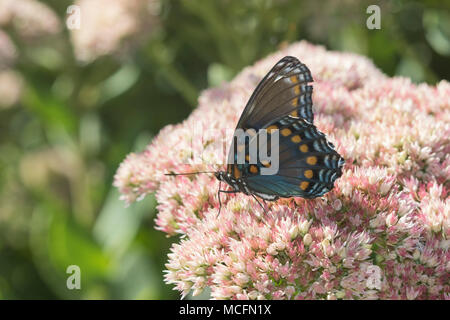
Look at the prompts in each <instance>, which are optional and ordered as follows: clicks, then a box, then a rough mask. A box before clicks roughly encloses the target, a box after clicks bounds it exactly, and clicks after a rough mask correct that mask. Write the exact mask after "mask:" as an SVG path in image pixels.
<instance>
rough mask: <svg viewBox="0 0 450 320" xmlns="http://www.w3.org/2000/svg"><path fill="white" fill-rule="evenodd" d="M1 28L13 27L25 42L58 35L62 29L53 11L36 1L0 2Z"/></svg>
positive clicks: (2, 0) (13, 0)
mask: <svg viewBox="0 0 450 320" xmlns="http://www.w3.org/2000/svg"><path fill="white" fill-rule="evenodd" d="M1 26H3V27H4V26H12V27H13V28H14V30H15V32H17V34H18V35H19V36H20V37H22V38H23V39H25V40H34V39H36V38H39V37H41V36H48V35H53V34H57V33H59V32H60V31H61V27H62V26H61V21H60V20H59V18H58V16H57V15H56V14H55V13H54V12H53V10H52V9H50V8H49V7H48V6H47V5H45V4H44V3H42V2H39V1H36V0H0V27H1Z"/></svg>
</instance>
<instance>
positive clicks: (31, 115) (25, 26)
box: [0, 0, 450, 299]
mask: <svg viewBox="0 0 450 320" xmlns="http://www.w3.org/2000/svg"><path fill="white" fill-rule="evenodd" d="M372 4H376V5H378V6H379V7H380V9H381V29H380V30H368V29H367V27H366V20H367V18H368V17H369V16H370V14H368V13H366V9H367V7H368V6H369V5H372ZM71 5H77V6H78V7H70V9H69V10H68V8H69V6H71ZM77 8H78V9H80V10H81V11H79V12H78V11H77ZM77 12H78V13H81V15H80V16H78V17H80V18H81V20H80V25H79V27H80V28H76V27H77V25H76V21H77V20H76V19H77ZM69 27H70V28H69ZM74 27H75V29H74ZM301 39H306V40H308V41H310V42H312V43H314V44H323V45H325V46H326V47H327V48H328V49H333V50H341V51H351V52H356V53H359V54H362V55H366V56H368V57H369V58H370V59H372V60H373V61H374V63H375V64H376V65H377V66H378V67H379V68H380V69H381V70H382V71H383V72H384V73H386V74H388V75H390V76H393V75H401V76H407V77H410V78H411V79H412V80H413V81H415V82H427V83H430V84H434V83H436V82H438V81H439V80H440V79H448V78H449V74H450V60H449V58H450V3H449V2H447V1H437V0H436V1H432V0H429V1H401V0H392V1H375V0H373V1H356V0H345V1H335V0H327V1H300V0H249V1H238V0H235V1H232V0H217V1H211V0H160V1H158V0H75V1H69V0H48V1H38V0H0V298H2V299H36V298H37V299H178V298H179V295H178V293H177V292H175V291H172V288H171V287H170V286H167V285H165V284H164V282H163V270H164V263H165V261H166V259H167V253H168V251H169V247H170V245H171V243H172V242H173V241H175V240H176V239H171V238H166V237H165V235H164V233H162V232H159V231H157V230H155V229H154V222H153V219H154V217H155V201H154V199H153V198H152V197H146V198H145V199H143V200H142V201H140V202H138V203H135V204H133V205H131V206H129V207H128V208H126V207H125V205H124V203H123V202H122V201H120V200H119V195H118V192H117V190H115V188H114V187H113V186H112V181H113V176H114V173H115V171H116V169H117V167H118V165H119V164H120V162H121V161H122V160H123V159H124V157H125V156H126V155H127V154H128V153H129V152H132V151H141V150H143V148H144V147H145V146H146V145H147V144H148V143H149V142H150V141H151V139H152V137H153V136H154V135H155V134H157V133H158V131H159V130H160V129H161V128H162V127H163V126H165V125H167V124H169V123H177V122H180V121H182V120H183V119H185V118H186V117H187V116H188V115H189V113H190V112H191V111H192V109H193V108H195V106H196V101H197V97H198V95H199V92H201V90H203V89H206V88H208V87H211V86H217V85H220V84H221V83H222V82H224V81H228V80H230V79H232V78H233V76H234V75H236V73H238V72H239V71H240V70H241V69H242V68H243V67H245V66H247V65H250V64H252V63H254V62H255V61H257V60H258V59H261V58H263V57H264V56H266V55H267V54H269V53H271V52H274V51H276V50H278V49H279V48H282V47H283V46H285V45H286V44H288V43H291V42H294V41H297V40H301ZM154 161H158V159H154ZM69 265H78V266H79V267H80V268H81V290H68V289H67V287H66V279H67V277H68V276H69V275H68V274H67V273H66V268H67V267H68V266H69Z"/></svg>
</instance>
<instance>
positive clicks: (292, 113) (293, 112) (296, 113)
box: [291, 110, 298, 118]
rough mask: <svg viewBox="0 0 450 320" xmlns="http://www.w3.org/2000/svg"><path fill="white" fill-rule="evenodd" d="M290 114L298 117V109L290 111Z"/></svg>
mask: <svg viewBox="0 0 450 320" xmlns="http://www.w3.org/2000/svg"><path fill="white" fill-rule="evenodd" d="M291 116H293V117H296V118H298V111H297V110H294V111H292V112H291Z"/></svg>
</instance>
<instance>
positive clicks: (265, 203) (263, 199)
mask: <svg viewBox="0 0 450 320" xmlns="http://www.w3.org/2000/svg"><path fill="white" fill-rule="evenodd" d="M251 196H252V197H253V199H255V200H256V202H258V204H259V205H260V206H261V208H262V209H263V211H264V213H265V214H267V211H266V209H265V208H264V206H263V205H262V204H261V202H259V200H258V198H256V197H255V195H254V194H251ZM263 201H264V204H266V201H265V200H264V199H263ZM266 205H267V204H266Z"/></svg>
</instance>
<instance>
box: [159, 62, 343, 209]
mask: <svg viewBox="0 0 450 320" xmlns="http://www.w3.org/2000/svg"><path fill="white" fill-rule="evenodd" d="M310 82H313V78H312V76H311V72H310V71H309V69H308V67H307V66H306V65H305V64H303V63H301V62H300V61H299V60H298V59H297V58H295V57H291V56H286V57H284V58H282V59H281V60H280V61H278V62H277V63H276V64H275V66H273V68H272V69H271V70H270V71H269V73H268V74H267V75H266V76H265V77H264V78H263V79H262V80H261V82H260V83H259V84H258V86H257V87H256V89H255V91H254V92H253V94H252V95H251V97H250V99H249V101H248V102H247V105H246V106H245V108H244V111H243V112H242V115H241V117H240V119H239V122H238V124H237V126H236V129H235V132H234V135H233V142H232V144H231V148H230V151H229V155H228V164H227V170H226V171H216V172H192V173H169V174H166V175H172V176H174V175H185V174H197V173H214V175H215V177H216V178H217V179H218V180H219V181H220V182H225V183H227V184H228V185H229V186H230V187H231V190H221V189H220V186H219V191H218V198H219V203H220V207H221V201H220V193H239V192H242V193H244V194H246V195H250V196H252V197H253V198H255V200H256V201H258V199H257V198H256V197H259V198H261V199H263V200H264V201H265V200H269V201H275V200H277V199H279V198H290V197H302V198H307V199H312V198H317V197H320V196H322V195H324V194H325V193H327V192H328V191H330V190H331V189H333V187H334V182H335V181H336V179H338V178H339V177H340V176H341V175H342V167H343V165H344V163H345V161H344V159H343V158H342V157H341V156H340V155H339V153H337V152H336V150H335V149H334V145H333V144H332V143H331V142H329V141H328V140H327V138H326V136H325V134H323V133H322V132H320V131H319V130H318V129H317V128H316V126H314V124H313V121H314V114H313V110H312V105H313V103H312V90H313V87H312V86H311V85H309V84H308V83H310ZM243 132H244V133H246V134H245V135H244V139H237V138H239V135H242V133H243ZM238 133H239V134H238ZM275 134H276V136H277V137H278V141H276V143H275V144H272V143H270V144H269V143H268V141H267V138H268V136H270V137H272V135H275ZM261 141H262V143H260V142H261ZM271 142H272V141H271ZM255 146H256V149H258V148H259V147H261V146H264V147H265V148H266V151H267V153H270V154H271V157H272V158H273V156H276V160H278V161H277V167H276V172H273V173H272V174H263V173H264V171H266V169H269V168H271V167H272V165H274V163H271V161H268V160H267V159H263V157H260V153H259V152H258V151H259V150H256V152H253V153H252V150H253V151H255V150H254V149H255V148H254V147H255ZM274 146H276V148H275V147H274ZM239 160H241V161H239ZM258 203H259V204H260V205H261V203H260V202H259V201H258ZM261 207H262V208H263V209H264V207H263V206H262V205H261ZM219 212H220V210H219Z"/></svg>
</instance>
